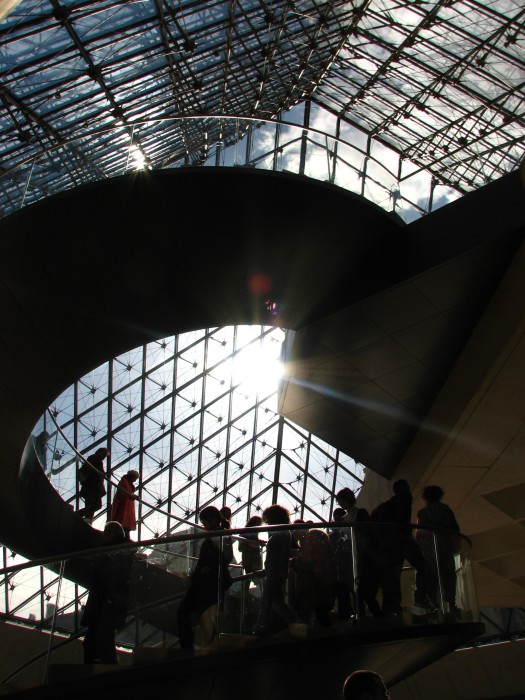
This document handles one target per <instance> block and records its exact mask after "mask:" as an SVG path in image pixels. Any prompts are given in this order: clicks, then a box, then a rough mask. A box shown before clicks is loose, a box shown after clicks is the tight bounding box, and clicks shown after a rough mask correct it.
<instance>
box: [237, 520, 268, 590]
mask: <svg viewBox="0 0 525 700" xmlns="http://www.w3.org/2000/svg"><path fill="white" fill-rule="evenodd" d="M262 524H263V520H262V517H261V516H260V515H252V516H251V518H248V521H247V523H246V525H245V527H260V526H261V525H262ZM242 537H243V539H242V541H240V542H239V552H240V553H241V564H242V568H243V572H244V573H245V574H249V573H251V572H252V571H261V569H262V568H263V561H262V553H261V541H260V539H259V533H258V532H255V533H254V534H253V535H251V534H248V533H245V534H244V535H242ZM252 580H253V581H254V583H256V582H257V581H258V578H256V579H249V578H247V579H245V581H244V582H243V583H244V589H245V591H248V589H249V588H250V583H251V581H252Z"/></svg>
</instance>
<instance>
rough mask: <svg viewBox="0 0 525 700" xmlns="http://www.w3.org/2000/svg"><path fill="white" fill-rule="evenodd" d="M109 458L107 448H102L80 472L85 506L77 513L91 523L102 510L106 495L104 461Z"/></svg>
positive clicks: (79, 476)
mask: <svg viewBox="0 0 525 700" xmlns="http://www.w3.org/2000/svg"><path fill="white" fill-rule="evenodd" d="M108 457H109V450H108V449H107V447H100V448H99V449H98V450H97V451H96V452H95V453H94V454H92V455H90V456H89V457H88V458H87V460H86V462H85V463H84V464H83V465H82V466H81V467H80V469H79V470H78V480H79V481H80V484H81V486H80V497H81V498H83V499H84V503H85V506H84V508H80V510H78V511H77V513H78V514H79V515H80V516H81V517H83V518H84V520H87V521H88V522H89V523H92V522H93V517H94V515H95V513H96V512H97V510H100V509H101V508H102V496H104V495H105V494H106V483H105V478H104V477H105V474H106V472H105V471H104V460H105V459H107V458H108Z"/></svg>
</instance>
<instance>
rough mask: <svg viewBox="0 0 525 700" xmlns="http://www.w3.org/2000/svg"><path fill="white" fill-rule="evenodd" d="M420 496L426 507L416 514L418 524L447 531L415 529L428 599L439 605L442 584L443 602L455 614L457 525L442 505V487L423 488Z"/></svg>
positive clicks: (450, 511)
mask: <svg viewBox="0 0 525 700" xmlns="http://www.w3.org/2000/svg"><path fill="white" fill-rule="evenodd" d="M422 496H423V500H424V501H426V506H425V507H424V508H421V510H419V511H418V513H417V524H418V525H422V526H426V527H432V528H446V530H448V531H449V532H443V531H436V532H435V533H434V534H433V533H432V532H431V531H430V530H418V531H417V533H416V537H417V541H418V542H419V544H420V545H421V548H422V550H423V554H424V555H425V559H426V560H427V562H428V564H429V569H430V574H429V596H430V598H431V599H432V601H433V602H434V603H436V604H439V602H440V599H441V596H440V586H439V584H440V581H441V588H442V592H443V602H445V603H447V604H448V607H449V611H450V612H455V611H456V609H457V608H456V563H455V560H454V550H455V539H456V537H457V534H458V533H459V525H458V522H457V520H456V517H455V515H454V513H453V511H452V509H451V508H450V507H449V506H447V505H446V503H442V502H441V499H442V498H443V496H444V491H443V489H442V488H441V486H435V485H431V486H425V488H424V489H423V493H422ZM436 551H437V561H436ZM438 567H439V573H438Z"/></svg>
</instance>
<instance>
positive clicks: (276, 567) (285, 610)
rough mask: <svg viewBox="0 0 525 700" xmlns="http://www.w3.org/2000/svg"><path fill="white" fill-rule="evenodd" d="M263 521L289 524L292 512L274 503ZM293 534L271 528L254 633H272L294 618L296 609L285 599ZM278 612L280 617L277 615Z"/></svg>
mask: <svg viewBox="0 0 525 700" xmlns="http://www.w3.org/2000/svg"><path fill="white" fill-rule="evenodd" d="M262 517H263V521H264V522H265V523H267V524H268V525H287V524H289V523H290V513H289V512H288V510H286V508H284V507H283V506H280V505H278V504H277V503H274V504H273V505H271V506H268V508H265V509H264V510H263V514H262ZM291 541H292V538H291V535H290V532H289V531H287V530H280V531H279V532H270V533H269V538H268V544H267V545H266V557H265V560H264V570H265V579H264V589H263V594H262V598H261V607H260V610H259V616H258V618H257V624H256V625H255V629H254V634H256V635H265V634H270V633H271V632H273V631H274V629H275V628H276V627H277V628H278V627H282V626H283V623H290V622H293V621H294V620H295V613H294V611H293V610H292V608H291V607H290V606H289V605H288V604H287V602H286V600H285V584H286V580H287V578H288V572H289V564H290V550H291ZM274 615H276V617H277V619H275V617H274Z"/></svg>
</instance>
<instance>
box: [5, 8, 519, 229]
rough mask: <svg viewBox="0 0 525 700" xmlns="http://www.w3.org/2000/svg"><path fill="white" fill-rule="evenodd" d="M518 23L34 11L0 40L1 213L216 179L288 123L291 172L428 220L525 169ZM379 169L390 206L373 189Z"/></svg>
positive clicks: (462, 12) (398, 15)
mask: <svg viewBox="0 0 525 700" xmlns="http://www.w3.org/2000/svg"><path fill="white" fill-rule="evenodd" d="M524 15H525V9H524V8H523V5H522V3H521V2H519V0H492V1H489V2H487V1H485V0H483V2H481V1H480V2H477V1H475V0H438V1H437V2H433V1H429V2H426V1H423V0H413V1H406V0H405V1H404V2H402V1H399V0H375V1H370V0H363V1H362V2H361V1H360V0H354V1H353V2H348V1H346V0H327V1H326V2H323V1H320V0H317V1H316V0H296V1H294V0H274V1H266V2H265V1H264V0H243V1H242V2H241V1H239V0H229V1H224V0H206V1H204V0H171V1H162V0H144V1H143V2H123V1H122V0H84V1H80V2H79V1H76V0H75V1H67V2H58V0H24V1H23V2H21V3H19V4H18V5H17V6H16V7H15V8H14V9H13V10H12V11H11V12H10V13H8V14H7V15H6V17H5V18H4V20H3V23H2V24H1V25H0V105H1V109H0V155H1V169H0V182H1V183H2V187H1V188H0V207H1V209H2V212H3V214H4V215H6V214H9V213H10V212H12V211H14V210H16V209H17V208H19V207H20V206H22V205H24V204H27V203H30V202H33V201H37V200H38V199H40V198H42V197H46V196H49V195H51V194H53V193H55V192H57V191H59V190H62V189H68V188H71V187H75V186H78V185H80V184H82V183H83V182H87V181H90V180H93V179H101V178H107V177H113V176H115V175H120V174H122V173H124V172H126V170H129V169H130V168H134V167H148V168H154V169H158V168H167V167H178V166H184V165H188V164H193V165H213V164H220V163H221V159H224V158H225V157H226V156H225V151H226V149H227V148H228V146H232V145H233V144H235V143H236V142H238V140H239V139H240V138H241V137H243V138H247V140H248V141H250V139H251V138H252V137H251V136H247V132H248V129H247V126H246V124H245V123H244V124H242V125H241V127H240V126H239V121H238V120H247V119H249V120H255V122H252V124H254V125H255V126H257V127H260V126H261V125H262V124H264V123H265V121H264V120H269V121H271V122H278V121H279V120H282V119H284V120H285V121H286V120H288V121H291V122H293V123H295V124H297V126H298V127H302V128H303V129H305V130H306V131H305V133H304V136H305V138H304V141H303V144H302V145H301V147H300V152H299V155H298V158H299V165H298V169H299V171H301V170H302V171H303V172H305V170H306V172H307V174H312V172H313V171H314V170H315V169H316V167H317V165H319V163H320V162H321V161H323V162H326V166H324V169H326V168H327V169H328V173H329V174H328V177H326V175H324V174H322V175H321V177H323V178H324V179H330V180H332V181H334V182H336V184H341V185H342V186H349V187H351V188H352V189H355V190H356V191H361V193H362V194H363V195H364V196H367V197H370V198H371V199H373V200H374V201H378V203H379V204H381V205H382V206H384V207H385V208H390V209H395V208H396V206H397V207H398V208H399V206H400V205H399V202H400V201H401V202H402V201H404V200H405V201H406V202H407V204H406V206H405V207H401V211H400V213H401V214H404V215H405V219H407V220H409V219H410V218H414V217H416V216H421V214H423V213H425V212H426V211H429V210H431V209H432V208H434V207H436V206H439V205H440V204H443V203H444V202H445V201H449V200H450V199H451V198H454V197H457V196H460V194H462V193H464V192H467V191H469V190H471V189H474V188H477V187H480V186H482V185H483V184H485V183H486V182H488V181H490V180H492V179H495V178H498V177H500V176H502V175H503V174H505V173H507V172H509V171H511V170H514V169H515V168H516V167H517V166H518V164H519V163H520V161H521V159H522V158H523V152H524V148H523V124H524V117H523V113H524V104H525V99H524V97H525V95H524V92H525V90H524V84H525V83H524V75H525V71H524V32H523V18H524ZM305 105H306V109H305ZM298 107H299V108H300V109H299V110H298V109H297V108H298ZM221 115H222V117H221ZM196 117H200V118H199V119H197V118H196ZM311 128H316V129H318V130H319V131H323V132H324V133H325V134H326V138H325V139H324V140H323V139H321V140H319V142H318V143H315V145H313V147H312V143H311V141H312V140H311V139H310V138H308V139H307V138H306V135H307V134H308V135H309V134H310V132H309V131H308V130H309V129H311ZM339 139H341V140H342V142H343V143H344V144H349V145H351V146H352V147H354V148H357V149H358V151H359V153H360V155H359V156H358V157H354V158H350V159H346V158H345V156H344V154H341V153H340V150H341V148H340V142H339ZM323 141H324V142H323ZM307 142H308V143H309V144H310V146H311V147H309V148H306V144H307ZM283 147H284V146H283V143H282V142H280V141H279V139H276V143H275V144H273V146H272V148H269V149H268V151H267V153H268V154H270V153H273V155H274V161H275V160H276V156H277V155H278V154H279V153H282V149H283ZM248 150H249V149H248ZM343 151H344V148H343ZM354 155H355V154H354ZM245 162H247V163H249V164H254V161H253V158H252V157H251V155H248V157H247V158H246V161H245ZM379 163H389V164H390V166H391V167H390V175H389V176H388V177H387V178H386V179H387V180H388V182H387V183H386V184H385V185H383V187H384V188H386V193H387V195H389V196H386V197H385V196H384V192H383V193H378V192H376V188H377V185H376V184H374V183H373V182H372V184H371V185H370V186H368V178H371V179H372V181H373V179H374V178H376V180H379V181H382V180H383V179H384V178H385V175H384V173H381V172H380V168H379V165H378V164H379ZM283 167H287V166H286V165H285V166H283ZM337 167H339V168H340V169H341V168H342V170H343V171H344V170H345V169H348V170H349V172H348V173H346V175H344V176H343V177H341V178H339V180H338V179H337V177H336V174H335V173H336V168H337ZM350 171H351V172H350ZM323 173H324V170H323ZM354 180H359V181H360V183H361V186H360V187H359V186H358V185H357V184H355V183H353V181H354ZM436 189H437V191H436ZM408 210H409V211H408Z"/></svg>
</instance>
